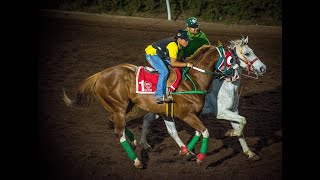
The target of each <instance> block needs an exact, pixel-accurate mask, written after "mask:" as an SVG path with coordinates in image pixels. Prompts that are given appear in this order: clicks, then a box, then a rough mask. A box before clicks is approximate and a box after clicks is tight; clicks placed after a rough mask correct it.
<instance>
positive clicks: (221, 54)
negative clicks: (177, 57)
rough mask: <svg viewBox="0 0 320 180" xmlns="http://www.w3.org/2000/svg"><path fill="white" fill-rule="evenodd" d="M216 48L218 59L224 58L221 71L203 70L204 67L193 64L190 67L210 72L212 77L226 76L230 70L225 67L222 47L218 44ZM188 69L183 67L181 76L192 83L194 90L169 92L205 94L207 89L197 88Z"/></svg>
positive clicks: (206, 72) (220, 77)
mask: <svg viewBox="0 0 320 180" xmlns="http://www.w3.org/2000/svg"><path fill="white" fill-rule="evenodd" d="M216 49H217V50H218V52H219V55H220V59H221V58H222V60H224V71H223V72H222V73H216V72H212V71H209V70H204V69H201V68H198V67H195V66H193V67H192V69H194V70H197V71H199V72H202V73H204V74H210V75H212V76H213V78H217V79H223V78H224V77H225V76H226V74H227V73H230V72H228V71H227V68H226V60H225V56H224V51H223V47H222V46H219V48H218V47H216ZM220 51H221V52H220ZM188 71H189V68H188V67H185V68H184V69H183V71H182V77H183V79H184V80H186V79H187V78H188V79H189V80H190V81H191V83H192V84H193V87H194V90H192V91H183V92H171V93H170V94H207V93H208V91H207V90H197V87H196V84H195V83H194V81H193V80H192V78H191V77H190V76H189V75H188Z"/></svg>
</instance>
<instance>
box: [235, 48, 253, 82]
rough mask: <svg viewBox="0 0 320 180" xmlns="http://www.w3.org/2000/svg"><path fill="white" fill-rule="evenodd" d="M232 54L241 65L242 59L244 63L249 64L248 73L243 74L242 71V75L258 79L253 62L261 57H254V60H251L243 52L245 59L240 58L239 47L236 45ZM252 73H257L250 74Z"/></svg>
mask: <svg viewBox="0 0 320 180" xmlns="http://www.w3.org/2000/svg"><path fill="white" fill-rule="evenodd" d="M241 51H242V50H241ZM239 53H240V54H242V52H239ZM231 55H232V58H234V59H235V62H236V63H238V64H239V65H240V61H242V62H244V63H245V64H246V65H247V68H246V70H247V72H248V75H245V74H242V73H241V74H242V75H244V76H247V77H250V78H254V79H258V75H257V74H256V73H254V71H253V69H252V65H253V63H255V62H256V61H257V60H258V59H259V58H258V57H256V58H254V59H253V60H252V61H249V60H248V59H247V58H246V57H245V56H244V55H243V54H242V56H243V57H244V59H243V58H240V57H239V56H238V54H237V47H236V46H234V48H233V49H231ZM239 60H240V61H239ZM250 73H254V74H255V75H256V77H253V76H250V75H249V74H250Z"/></svg>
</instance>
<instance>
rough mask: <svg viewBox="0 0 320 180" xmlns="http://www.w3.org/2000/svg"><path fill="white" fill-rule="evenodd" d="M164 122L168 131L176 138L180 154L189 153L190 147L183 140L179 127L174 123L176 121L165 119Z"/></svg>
mask: <svg viewBox="0 0 320 180" xmlns="http://www.w3.org/2000/svg"><path fill="white" fill-rule="evenodd" d="M164 123H165V124H166V127H167V130H168V133H169V134H170V136H171V137H172V138H173V139H174V141H175V142H176V143H177V144H178V146H179V147H180V149H181V150H180V154H187V153H188V152H189V151H188V148H187V146H186V145H185V144H184V143H183V142H182V141H181V139H180V137H179V135H178V132H177V129H176V125H175V123H174V121H170V120H166V119H164Z"/></svg>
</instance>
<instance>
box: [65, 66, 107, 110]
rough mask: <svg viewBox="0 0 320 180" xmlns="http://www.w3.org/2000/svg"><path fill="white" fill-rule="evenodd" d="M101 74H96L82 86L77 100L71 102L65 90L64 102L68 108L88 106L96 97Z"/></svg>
mask: <svg viewBox="0 0 320 180" xmlns="http://www.w3.org/2000/svg"><path fill="white" fill-rule="evenodd" d="M100 73H101V72H99V73H96V74H94V75H92V76H90V77H88V78H87V79H86V80H84V82H83V83H82V84H81V85H80V87H79V89H78V91H77V95H76V98H75V100H71V99H70V98H69V97H68V96H67V94H66V92H65V90H64V89H63V101H64V102H65V103H66V105H67V106H79V107H83V106H88V105H89V104H90V103H91V102H92V101H93V100H94V97H95V95H96V94H95V93H96V91H95V85H96V82H97V80H98V78H99V76H100Z"/></svg>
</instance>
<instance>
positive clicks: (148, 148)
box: [140, 142, 152, 150]
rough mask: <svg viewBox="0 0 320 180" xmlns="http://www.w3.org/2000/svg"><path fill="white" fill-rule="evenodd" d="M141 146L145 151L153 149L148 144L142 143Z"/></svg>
mask: <svg viewBox="0 0 320 180" xmlns="http://www.w3.org/2000/svg"><path fill="white" fill-rule="evenodd" d="M140 146H142V148H143V149H144V150H152V147H151V146H150V145H149V144H148V143H147V142H146V143H141V142H140Z"/></svg>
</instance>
